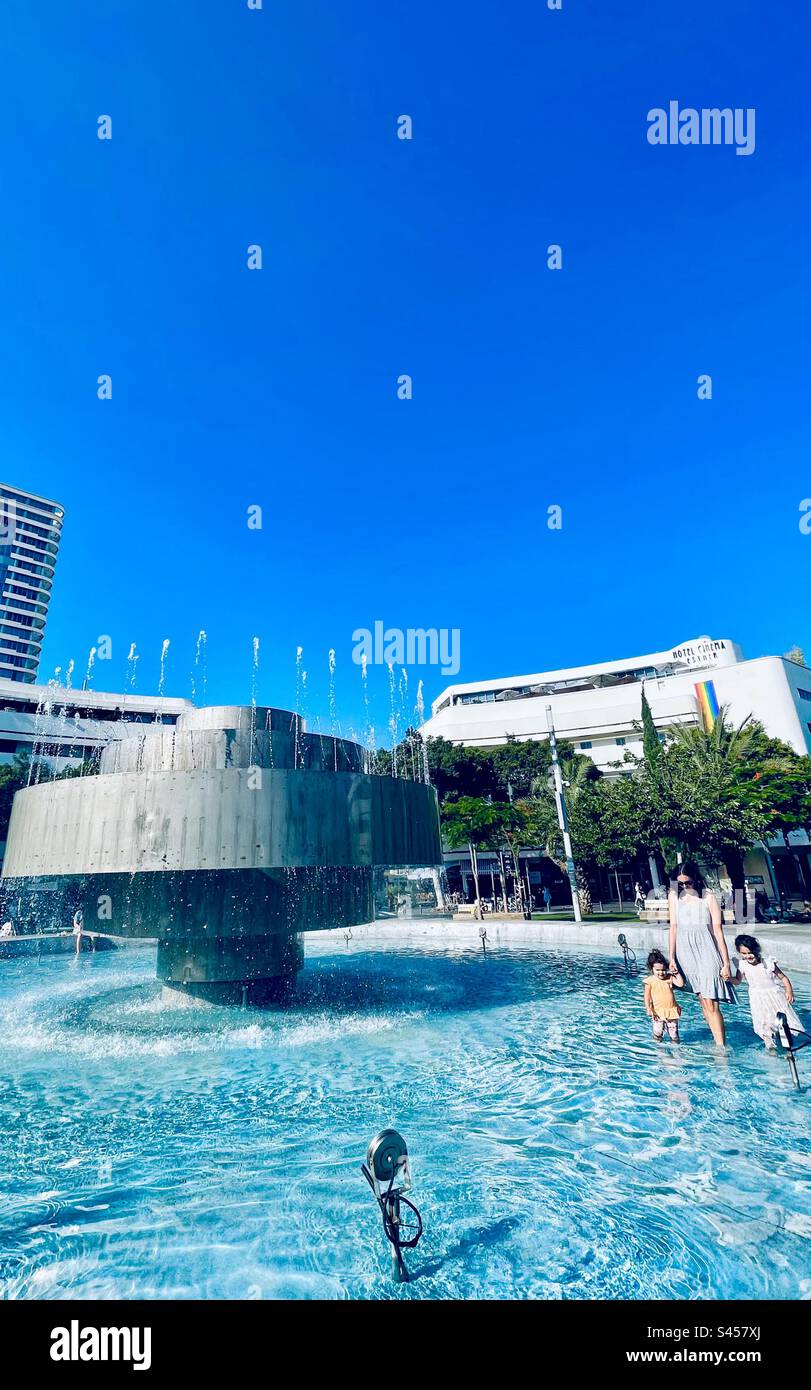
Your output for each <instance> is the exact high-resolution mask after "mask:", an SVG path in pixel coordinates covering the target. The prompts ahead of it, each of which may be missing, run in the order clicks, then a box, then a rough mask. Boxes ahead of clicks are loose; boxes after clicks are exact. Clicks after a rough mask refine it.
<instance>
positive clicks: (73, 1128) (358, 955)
mask: <svg viewBox="0 0 811 1390" xmlns="http://www.w3.org/2000/svg"><path fill="white" fill-rule="evenodd" d="M390 937H391V929H390V930H389V933H388V934H387V939H385V940H384V939H376V935H375V933H374V931H369V932H368V933H362V934H360V935H359V937H358V938H356V939H354V940H351V941H350V942H348V943H345V942H344V940H343V938H339V939H338V941H337V942H336V939H335V937H334V935H331V936H330V937H325V936H318V935H313V936H312V937H310V938H309V939H308V941H307V963H306V967H305V969H304V971H303V972H302V974H301V975H300V977H299V982H298V988H297V992H296V995H295V998H294V1000H293V1002H292V1004H291V1005H289V1006H288V1007H286V1008H284V1009H278V1010H271V1011H267V1012H260V1011H252V1010H248V1011H239V1010H234V1009H223V1008H217V1007H215V1006H213V1005H209V1004H205V1003H201V1002H198V1001H191V1000H189V1001H186V1000H184V999H183V998H182V997H181V996H179V995H177V994H174V993H171V992H169V991H165V990H163V989H162V987H161V986H160V985H159V984H158V983H157V982H156V981H155V980H154V979H153V971H154V961H153V955H152V952H151V951H148V950H132V951H129V950H125V951H117V952H111V953H109V954H99V955H96V956H90V955H86V956H82V957H80V958H78V959H74V958H68V957H50V958H44V959H43V960H42V961H41V962H40V963H39V964H37V963H35V962H33V961H26V960H21V961H14V962H3V963H2V965H1V966H0V1037H2V1045H3V1054H4V1056H3V1063H4V1065H3V1071H2V1078H0V1127H1V1128H0V1163H1V1164H2V1172H3V1183H2V1194H0V1281H2V1285H3V1294H4V1296H5V1297H11V1298H32V1297H33V1298H63V1297H75V1298H193V1297H205V1298H352V1297H378V1296H380V1297H387V1298H388V1297H391V1296H392V1295H394V1296H396V1297H399V1298H418V1299H420V1298H442V1297H454V1298H458V1297H466V1298H508V1297H533V1298H650V1297H652V1298H756V1299H761V1298H768V1297H773V1298H796V1297H798V1296H799V1297H811V1274H809V1271H810V1270H811V1137H809V1094H806V1093H799V1094H798V1093H797V1092H796V1091H795V1090H794V1089H793V1087H792V1085H791V1078H790V1075H789V1068H788V1065H787V1063H786V1062H785V1060H784V1059H783V1058H782V1057H780V1058H777V1057H770V1056H767V1055H766V1054H765V1053H764V1051H763V1050H762V1048H761V1046H760V1044H759V1043H758V1042H757V1040H756V1039H755V1038H754V1036H753V1034H752V1033H751V1028H750V1025H749V1015H748V1008H747V1007H746V994H745V990H742V991H741V995H742V1001H741V1005H740V1006H739V1007H738V1008H737V1009H735V1010H732V1009H730V1010H727V1020H728V1025H729V1029H728V1032H729V1041H730V1044H731V1046H730V1048H729V1050H728V1052H727V1053H725V1054H719V1053H717V1052H716V1051H715V1049H714V1048H713V1047H712V1045H711V1044H710V1043H709V1041H708V1037H707V1035H706V1033H705V1030H704V1028H703V1025H702V1024H701V1021H700V1016H699V1013H700V1011H699V1008H698V1003H697V1001H696V1000H695V999H693V998H692V997H687V998H686V999H684V1000H683V1003H684V1016H683V1020H682V1035H683V1039H684V1043H683V1045H682V1047H681V1048H680V1049H677V1048H674V1047H672V1046H670V1045H662V1046H660V1047H657V1046H656V1045H655V1044H654V1043H653V1042H652V1040H651V1039H650V1036H649V1028H648V1022H647V1019H646V1017H645V1015H644V1013H643V1011H642V1008H641V1002H640V995H641V985H640V982H639V980H638V979H633V980H628V979H627V978H626V977H625V974H624V972H623V969H622V965H621V963H620V962H618V961H617V959H616V956H615V953H614V951H605V952H602V951H601V950H600V949H599V948H596V947H591V948H589V949H588V950H585V951H580V950H576V949H574V948H570V949H565V948H556V949H550V948H539V947H538V946H537V945H530V944H518V945H515V946H512V945H511V946H510V947H509V948H498V949H491V950H490V951H488V953H487V955H486V957H485V956H483V955H482V952H481V950H478V949H476V947H475V946H474V945H473V944H472V943H471V942H470V941H469V940H467V941H462V940H456V941H455V940H454V938H453V929H452V928H450V927H447V926H440V925H438V926H437V928H436V932H435V934H434V936H433V937H432V938H429V939H426V938H425V937H423V936H420V937H419V939H418V938H416V937H413V938H412V937H409V936H408V935H407V934H406V931H405V930H404V931H403V935H402V937H400V936H399V935H398V936H397V937H396V939H395V941H394V942H392V940H391V939H390ZM790 973H791V974H792V978H793V979H794V981H795V988H796V989H797V993H798V999H799V1005H800V1010H801V1012H802V1011H803V1010H805V1012H806V1015H808V1013H809V1012H811V977H808V976H805V977H803V976H802V975H800V974H799V973H798V974H796V975H795V972H793V971H792V972H790ZM800 1070H801V1073H802V1072H804V1073H805V1076H806V1078H807V1080H808V1082H809V1085H811V1049H809V1050H808V1051H807V1052H805V1053H803V1054H801V1057H800ZM386 1125H394V1126H396V1127H397V1128H398V1129H400V1130H402V1131H403V1133H404V1134H405V1136H406V1138H407V1139H408V1142H409V1147H410V1150H411V1155H412V1163H413V1171H414V1178H415V1192H414V1196H415V1198H416V1201H417V1204H418V1205H419V1207H420V1208H421V1210H422V1213H423V1218H424V1221H425V1228H426V1234H425V1236H424V1238H423V1241H422V1243H421V1244H420V1246H419V1248H418V1249H417V1250H416V1251H414V1252H412V1253H411V1255H410V1259H409V1261H408V1262H409V1266H410V1268H411V1271H412V1275H413V1282H412V1283H410V1284H409V1285H404V1286H399V1287H398V1286H395V1285H393V1284H392V1283H391V1280H390V1263H389V1259H388V1253H387V1248H386V1247H385V1245H384V1241H383V1237H382V1231H381V1228H380V1224H379V1219H378V1216H377V1212H376V1208H375V1206H374V1203H373V1201H372V1198H371V1194H370V1192H369V1190H368V1188H367V1186H366V1184H365V1183H364V1181H363V1179H362V1176H361V1173H360V1171H359V1164H360V1162H361V1160H362V1158H363V1157H364V1155H365V1150H366V1145H367V1143H368V1140H369V1139H370V1138H371V1136H372V1135H373V1134H374V1133H375V1132H376V1131H377V1130H378V1129H380V1128H382V1127H384V1126H386Z"/></svg>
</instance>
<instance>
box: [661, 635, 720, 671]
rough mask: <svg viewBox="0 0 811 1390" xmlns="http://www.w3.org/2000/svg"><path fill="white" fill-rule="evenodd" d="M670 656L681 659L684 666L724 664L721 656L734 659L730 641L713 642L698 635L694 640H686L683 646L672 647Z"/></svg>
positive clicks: (677, 659) (675, 659) (676, 659)
mask: <svg viewBox="0 0 811 1390" xmlns="http://www.w3.org/2000/svg"><path fill="white" fill-rule="evenodd" d="M671 656H672V658H673V660H674V661H683V662H684V664H685V666H696V667H698V666H718V665H719V664H724V665H726V664H727V662H722V658H724V657H726V658H727V659H728V660H732V661H734V660H735V653H734V651H733V648H732V643H731V642H713V641H711V640H710V638H709V637H700V638H699V639H698V640H697V641H696V642H686V643H685V645H684V646H683V647H674V648H673V650H672V652H671Z"/></svg>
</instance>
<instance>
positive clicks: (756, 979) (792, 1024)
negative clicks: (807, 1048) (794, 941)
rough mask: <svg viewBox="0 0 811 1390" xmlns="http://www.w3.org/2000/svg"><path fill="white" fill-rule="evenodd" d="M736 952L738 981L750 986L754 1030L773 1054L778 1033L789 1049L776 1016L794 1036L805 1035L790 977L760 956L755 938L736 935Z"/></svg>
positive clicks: (770, 960) (770, 961) (774, 962)
mask: <svg viewBox="0 0 811 1390" xmlns="http://www.w3.org/2000/svg"><path fill="white" fill-rule="evenodd" d="M735 950H736V951H737V952H738V954H739V961H738V973H737V975H736V976H734V979H735V982H736V983H737V984H740V982H741V980H745V981H746V983H747V984H748V986H749V1007H750V1009H751V1010H752V1027H753V1028H754V1030H755V1032H756V1033H757V1035H758V1037H759V1038H762V1039H763V1041H764V1042H765V1044H766V1046H767V1047H768V1048H769V1050H770V1051H774V1050H775V1048H776V1046H777V1043H776V1039H775V1034H776V1033H777V1034H778V1035H779V1037H780V1041H781V1043H782V1044H783V1046H784V1047H788V1042H787V1040H786V1035H785V1033H784V1031H783V1026H782V1024H781V1023H780V1021H779V1019H778V1017H777V1015H778V1014H785V1016H786V1022H787V1023H788V1026H789V1028H790V1029H791V1031H792V1032H793V1033H802V1031H803V1025H802V1021H801V1020H800V1018H799V1016H798V1015H797V1013H796V1012H795V1010H794V1009H793V1008H792V1007H791V1006H792V1004H793V1003H794V990H793V989H792V986H791V980H790V979H789V978H788V975H784V974H783V972H782V970H781V969H780V968H779V966H778V964H777V961H776V960H772V958H771V956H767V957H766V958H765V960H764V958H763V956H762V955H761V953H760V942H759V941H757V940H756V939H755V937H754V936H736V937H735Z"/></svg>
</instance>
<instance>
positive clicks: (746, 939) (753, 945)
mask: <svg viewBox="0 0 811 1390" xmlns="http://www.w3.org/2000/svg"><path fill="white" fill-rule="evenodd" d="M742 946H745V947H746V949H747V951H751V952H752V955H753V956H755V957H756V958H757V959H758V960H760V942H759V941H758V939H757V937H756V936H736V937H735V950H736V951H740V949H741V947H742Z"/></svg>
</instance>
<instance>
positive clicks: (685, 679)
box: [421, 637, 811, 899]
mask: <svg viewBox="0 0 811 1390" xmlns="http://www.w3.org/2000/svg"><path fill="white" fill-rule="evenodd" d="M643 688H644V690H645V694H646V696H647V699H648V703H649V705H650V708H651V713H652V715H653V720H654V723H655V724H656V725H657V726H658V728H660V729H661V730H663V731H664V730H666V729H667V728H669V727H671V726H672V725H676V724H687V725H699V724H701V723H702V721H706V720H708V719H711V718H712V715H713V712H717V710H718V709H719V708H720V706H722V705H727V706H728V707H729V713H730V717H731V719H732V720H733V722H734V723H736V724H739V723H740V722H741V721H742V720H743V719H745V718H746V717H747V715H752V716H754V718H755V719H758V720H759V721H760V722H761V723H762V724H763V726H764V728H765V729H766V732H767V733H768V734H770V735H772V736H773V737H775V738H780V739H783V740H785V742H786V743H788V744H790V745H791V747H792V748H794V749H796V751H797V752H798V753H801V754H802V753H811V669H809V668H808V667H807V666H800V665H798V664H796V663H795V662H792V661H787V660H786V659H785V657H779V656H763V657H756V658H755V659H754V660H751V661H747V660H745V659H744V656H743V652H742V651H741V649H740V647H739V646H738V645H737V644H736V643H735V642H732V641H730V640H729V639H727V638H722V639H714V638H710V637H698V638H694V639H692V640H690V641H687V642H683V643H681V644H680V645H679V646H677V647H671V648H668V649H666V650H664V651H659V652H648V653H645V654H643V655H641V656H632V657H626V658H624V659H622V660H619V661H604V662H598V663H596V664H595V665H591V666H573V667H568V668H566V669H564V670H558V671H540V672H535V673H534V674H532V675H526V676H505V677H503V678H501V679H496V680H486V681H475V682H470V683H466V684H458V685H451V686H448V687H447V689H445V690H443V692H442V694H441V695H440V696H439V697H438V698H437V699H436V700H434V702H433V704H432V707H431V717H430V719H428V720H427V721H426V722H425V724H423V726H422V731H421V732H422V734H423V736H424V737H426V738H431V737H441V738H445V739H448V740H449V741H450V742H451V743H457V744H463V745H465V746H468V747H479V748H488V747H494V746H496V745H498V744H500V743H506V741H507V739H508V738H509V737H514V738H517V739H521V740H522V739H537V738H546V736H547V722H546V709H547V706H551V709H552V717H553V719H554V724H555V730H556V732H557V734H558V737H559V738H563V739H567V740H568V741H569V742H570V743H571V744H572V745H573V746H574V748H575V749H576V750H578V751H579V752H582V753H584V754H587V755H588V757H590V758H592V759H593V761H594V762H595V763H596V764H597V766H598V767H599V768H600V769H601V771H603V772H604V773H605V774H607V775H608V776H620V775H622V772H623V770H624V766H623V760H624V759H625V756H626V754H635V755H636V756H641V754H642V735H641V729H640V720H641V704H642V690H643ZM628 761H630V760H628ZM625 766H626V767H627V763H626V764H625ZM790 840H791V844H792V847H793V848H794V849H796V851H797V852H796V853H795V854H794V855H793V856H792V858H793V860H794V861H795V862H793V863H790V864H789V863H785V864H782V865H780V864H778V866H777V867H778V869H779V870H780V872H782V873H784V875H785V882H784V885H783V886H784V890H785V892H786V894H787V895H790V896H793V897H794V898H803V897H808V898H811V864H809V849H808V846H809V837H808V835H807V833H806V832H805V831H797V832H793V833H792V835H791V837H790ZM769 848H770V849H773V853H774V855H775V863H777V857H778V856H779V855H780V854H781V853H782V854H783V855H785V853H786V851H785V848H784V847H783V848H782V850H781V848H780V846H778V845H775V846H774V847H773V846H772V845H770V846H769ZM459 858H460V863H461V857H459ZM755 858H757V856H754V857H753V856H750V859H749V861H747V870H749V869H750V868H751V871H752V872H751V874H750V878H751V881H752V883H753V885H754V886H757V887H761V886H762V887H763V888H764V890H765V891H766V892H767V893H769V894H770V896H776V885H775V883H774V882H773V875H772V868H771V865H769V864H768V863H767V862H766V860H765V859H764V856H762V855H761V856H760V858H759V861H758V863H757V864H755ZM455 859H456V856H449V857H448V863H449V867H450V866H451V865H452V864H453V863H454V861H455ZM632 879H633V870H629V871H628V872H627V873H626V874H625V876H624V882H623V880H622V877H621V878H620V886H621V889H622V894H623V896H625V895H629V896H630V895H631V894H632V889H633V885H632ZM758 880H761V881H760V882H759V881H758ZM605 888H606V892H608V891H609V890H610V884H606V885H605ZM613 897H614V898H615V899H616V897H617V894H616V892H615V893H614V894H613Z"/></svg>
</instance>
